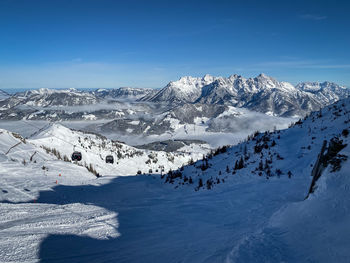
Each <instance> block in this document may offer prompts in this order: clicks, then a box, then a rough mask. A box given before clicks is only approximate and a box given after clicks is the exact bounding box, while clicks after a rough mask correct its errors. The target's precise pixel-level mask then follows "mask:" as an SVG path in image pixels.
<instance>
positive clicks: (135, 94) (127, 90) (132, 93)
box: [92, 87, 157, 99]
mask: <svg viewBox="0 0 350 263" xmlns="http://www.w3.org/2000/svg"><path fill="white" fill-rule="evenodd" d="M156 92H157V90H155V89H146V88H131V87H121V88H118V89H97V90H95V91H93V92H92V94H94V95H96V96H97V97H101V98H112V99H139V98H141V97H145V96H152V95H153V94H155V93H156Z"/></svg>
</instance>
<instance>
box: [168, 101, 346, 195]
mask: <svg viewBox="0 0 350 263" xmlns="http://www.w3.org/2000/svg"><path fill="white" fill-rule="evenodd" d="M349 122H350V100H349V99H346V100H342V101H339V102H338V103H336V104H333V105H331V106H328V107H326V108H324V109H322V110H320V111H317V112H313V113H311V114H310V115H309V116H307V117H306V118H305V119H304V120H299V121H298V122H296V124H295V125H294V126H293V127H291V128H289V129H286V130H278V131H274V132H269V131H267V132H265V133H260V134H259V133H255V134H254V135H251V136H248V139H247V141H246V142H244V143H242V144H239V145H237V146H234V147H232V148H226V147H225V148H224V150H223V151H222V152H224V153H223V154H220V151H219V152H216V153H215V152H212V153H211V154H209V155H208V156H207V157H206V158H205V159H203V160H202V161H199V162H198V163H195V164H194V165H193V166H187V167H185V168H184V170H183V172H182V174H183V176H181V178H179V175H177V178H172V176H171V175H170V176H169V175H168V176H165V180H166V181H167V182H171V183H172V184H175V185H178V186H180V185H182V183H185V185H188V182H187V183H186V182H184V176H186V177H187V178H188V177H189V176H191V177H194V178H193V186H192V187H193V188H195V189H197V190H199V189H202V188H207V187H208V186H210V187H209V188H211V187H214V186H215V185H216V184H217V183H220V182H222V180H224V181H227V180H235V178H237V176H241V175H246V176H249V177H257V178H265V179H270V178H272V177H278V178H279V177H281V176H284V177H292V175H301V174H311V170H312V163H313V162H314V161H315V156H317V155H318V153H319V152H320V150H321V147H322V144H323V141H324V140H327V141H328V142H329V141H330V140H331V139H334V138H340V139H343V140H347V134H346V130H347V129H348V128H349V125H348V123H349ZM344 134H345V135H344ZM216 155H217V156H216ZM291 160H293V161H291ZM175 177H176V176H175ZM199 181H202V183H203V185H202V186H200V187H198V186H199V185H201V183H200V182H199Z"/></svg>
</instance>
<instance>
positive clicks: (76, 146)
mask: <svg viewBox="0 0 350 263" xmlns="http://www.w3.org/2000/svg"><path fill="white" fill-rule="evenodd" d="M19 121H22V122H24V123H26V124H28V125H29V126H32V127H35V128H38V129H42V128H39V127H38V126H36V125H33V124H32V123H29V122H28V121H26V120H19ZM49 135H51V136H52V137H54V138H56V139H58V140H60V141H63V142H65V143H67V144H70V145H72V146H73V147H75V148H79V149H82V150H84V151H85V152H90V153H92V154H94V155H98V154H97V153H96V152H94V151H91V150H88V149H85V148H83V147H81V146H78V145H74V144H73V143H71V142H69V141H67V140H65V139H62V138H60V137H57V136H55V135H54V134H52V133H51V132H50V133H49ZM129 161H131V160H125V161H119V164H120V165H124V164H126V163H127V162H129Z"/></svg>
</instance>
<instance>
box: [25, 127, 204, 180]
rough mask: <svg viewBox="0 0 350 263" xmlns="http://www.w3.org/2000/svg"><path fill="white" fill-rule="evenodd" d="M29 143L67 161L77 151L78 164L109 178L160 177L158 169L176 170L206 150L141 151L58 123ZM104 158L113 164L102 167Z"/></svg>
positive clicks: (104, 163) (104, 164) (199, 156)
mask: <svg viewBox="0 0 350 263" xmlns="http://www.w3.org/2000/svg"><path fill="white" fill-rule="evenodd" d="M29 141H30V142H31V143H33V144H35V145H37V146H38V147H40V146H43V147H44V148H50V149H51V152H52V150H53V149H55V150H57V152H59V153H60V155H61V157H62V159H64V156H66V157H67V159H69V160H70V156H71V154H72V153H73V151H79V152H81V153H82V156H83V158H82V160H81V161H80V162H78V163H77V164H78V165H82V166H84V167H90V166H92V167H93V169H94V170H96V172H97V173H99V174H100V175H113V176H120V175H123V176H125V175H135V174H136V173H137V172H138V171H140V172H141V173H148V172H149V171H150V170H152V172H154V173H159V174H160V173H161V172H162V169H163V170H165V171H168V170H169V169H177V168H178V167H180V166H181V165H183V164H185V163H187V162H188V161H189V160H190V159H194V160H197V159H198V158H201V157H202V155H203V154H204V153H205V152H206V151H207V150H206V149H205V148H202V150H201V151H198V152H192V153H185V152H174V153H166V152H156V151H148V150H141V149H137V148H134V147H131V146H128V145H126V144H123V143H120V142H118V141H111V140H108V139H107V138H105V137H103V136H100V135H97V134H90V133H83V132H80V131H73V130H71V129H68V128H66V127H64V126H62V125H59V124H53V125H51V126H49V127H48V128H47V129H45V130H43V131H41V132H39V133H38V134H36V135H35V136H34V137H32V138H31V139H30V140H29ZM207 147H208V146H207ZM208 148H209V147H208ZM208 148H207V149H208ZM107 155H112V156H113V157H114V160H115V162H114V164H106V162H105V158H106V156H107Z"/></svg>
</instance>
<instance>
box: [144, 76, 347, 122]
mask: <svg viewBox="0 0 350 263" xmlns="http://www.w3.org/2000/svg"><path fill="white" fill-rule="evenodd" d="M310 86H312V87H314V88H312V89H311V88H310ZM349 95H350V90H349V89H347V88H345V87H341V86H339V85H337V84H335V83H330V82H324V83H321V84H319V83H311V84H310V83H301V84H298V85H297V86H295V87H294V86H293V85H292V84H290V83H288V82H279V81H277V80H275V79H274V78H272V77H269V76H266V75H265V74H260V75H259V76H257V77H256V78H248V79H246V78H244V77H242V76H238V75H232V76H230V77H228V78H223V77H212V76H209V75H206V76H205V77H203V78H193V77H183V78H180V80H178V81H175V82H170V83H169V84H168V85H167V86H166V87H164V88H163V89H161V90H160V91H159V92H158V93H157V94H155V95H154V96H153V97H151V98H147V100H149V101H153V102H168V103H169V102H170V103H198V102H199V103H206V104H208V103H209V104H228V105H232V106H235V107H244V108H248V109H251V110H255V111H258V112H263V113H267V114H271V115H277V116H288V117H290V116H303V115H305V114H306V113H308V112H310V111H313V110H318V109H320V108H322V107H324V106H326V105H329V104H331V103H333V102H335V101H336V100H339V99H342V98H345V97H347V96H349Z"/></svg>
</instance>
